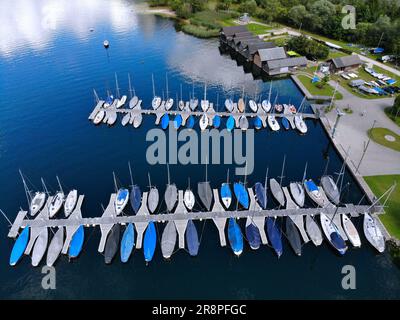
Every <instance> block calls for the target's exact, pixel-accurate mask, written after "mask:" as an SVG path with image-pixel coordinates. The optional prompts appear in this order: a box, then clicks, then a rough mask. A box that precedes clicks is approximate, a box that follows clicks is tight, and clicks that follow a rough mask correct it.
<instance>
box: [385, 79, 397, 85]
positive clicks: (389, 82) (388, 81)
mask: <svg viewBox="0 0 400 320" xmlns="http://www.w3.org/2000/svg"><path fill="white" fill-rule="evenodd" d="M396 82H397V81H396V80H394V79H389V80H386V83H387V84H395V83H396Z"/></svg>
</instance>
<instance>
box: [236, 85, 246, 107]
mask: <svg viewBox="0 0 400 320" xmlns="http://www.w3.org/2000/svg"><path fill="white" fill-rule="evenodd" d="M237 107H238V111H239V112H241V113H243V112H244V110H245V109H246V104H245V102H244V88H243V92H242V96H241V97H240V98H239V101H238V104H237Z"/></svg>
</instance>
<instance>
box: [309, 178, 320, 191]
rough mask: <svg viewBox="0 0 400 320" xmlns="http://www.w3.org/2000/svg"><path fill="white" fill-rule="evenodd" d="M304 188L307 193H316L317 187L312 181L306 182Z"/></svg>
mask: <svg viewBox="0 0 400 320" xmlns="http://www.w3.org/2000/svg"><path fill="white" fill-rule="evenodd" d="M306 186H307V189H308V190H309V191H318V187H317V186H316V185H315V183H314V181H312V180H308V181H306Z"/></svg>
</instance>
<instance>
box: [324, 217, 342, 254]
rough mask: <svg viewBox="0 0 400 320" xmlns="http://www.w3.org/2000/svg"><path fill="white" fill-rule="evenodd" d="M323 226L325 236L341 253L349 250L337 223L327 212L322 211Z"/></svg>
mask: <svg viewBox="0 0 400 320" xmlns="http://www.w3.org/2000/svg"><path fill="white" fill-rule="evenodd" d="M320 219H321V226H322V230H323V231H324V234H325V237H326V238H327V240H328V242H329V243H330V244H331V245H332V247H333V248H335V249H336V250H337V251H338V252H339V253H340V254H341V255H344V254H345V253H346V251H347V246H346V243H345V242H344V240H343V238H342V237H341V236H340V234H339V231H338V229H337V227H336V225H335V224H334V223H333V221H331V220H330V219H329V218H328V217H327V216H326V215H325V214H323V213H320Z"/></svg>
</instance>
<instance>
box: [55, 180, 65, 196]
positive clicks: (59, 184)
mask: <svg viewBox="0 0 400 320" xmlns="http://www.w3.org/2000/svg"><path fill="white" fill-rule="evenodd" d="M56 179H57V182H58V186H59V187H60V191H61V192H62V193H64V190H63V188H62V186H61V183H60V179H58V176H56Z"/></svg>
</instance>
